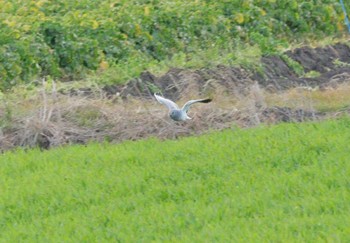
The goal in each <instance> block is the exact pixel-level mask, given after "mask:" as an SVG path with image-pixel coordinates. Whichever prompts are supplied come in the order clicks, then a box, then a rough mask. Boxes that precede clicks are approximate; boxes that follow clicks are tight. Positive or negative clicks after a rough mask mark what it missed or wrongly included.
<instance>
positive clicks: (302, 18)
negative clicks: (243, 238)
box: [0, 0, 350, 89]
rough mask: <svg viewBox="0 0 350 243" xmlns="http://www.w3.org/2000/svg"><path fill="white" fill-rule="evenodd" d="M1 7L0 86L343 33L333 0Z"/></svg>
mask: <svg viewBox="0 0 350 243" xmlns="http://www.w3.org/2000/svg"><path fill="white" fill-rule="evenodd" d="M348 5H349V3H348ZM348 7H350V6H348ZM0 9H1V10H2V14H1V15H0V44H1V47H0V63H1V64H2V65H0V79H1V80H2V83H1V85H0V88H1V89H6V88H9V87H11V86H12V85H15V84H17V83H19V82H27V81H30V80H31V79H33V78H34V77H37V76H45V75H50V76H54V77H62V76H67V75H69V76H70V75H78V76H79V75H80V74H83V73H84V72H85V71H87V70H96V69H98V68H99V67H100V65H101V63H109V65H110V66H111V67H113V65H118V66H122V67H124V68H128V65H129V64H130V61H129V60H130V59H133V60H149V61H150V62H152V61H157V62H160V61H164V60H167V59H170V58H171V57H172V56H173V55H174V54H175V53H185V54H186V55H187V54H196V53H198V52H200V51H201V50H206V49H210V48H213V46H215V48H218V47H220V48H221V49H228V50H232V49H234V47H235V46H236V45H237V44H238V43H242V42H246V43H249V44H250V45H258V46H259V47H260V48H261V51H262V53H271V52H274V51H276V48H278V46H280V45H283V44H284V43H286V42H287V41H289V40H295V39H296V38H302V37H303V36H309V35H316V36H319V37H322V36H327V35H334V34H339V33H342V32H343V31H345V30H344V29H345V28H344V23H343V22H344V17H343V13H342V11H341V8H340V6H339V5H338V1H336V0H328V1H320V0H315V1H308V2H305V1H300V0H292V1H289V0H288V1H287V0H281V1H276V0H250V1H233V2H232V1H231V2H230V1H209V0H206V1H203V0H197V1H190V2H189V1H183V0H176V1H157V0H152V1H135V0H133V1H126V0H122V1H118V2H113V1H102V0H96V1H91V0H85V1H71V0H69V1H68V0H63V1H59V2H52V1H47V0H40V1H32V0H25V1H19V0H13V1H0ZM140 62H141V61H140ZM136 65H138V64H137V63H136ZM147 67H148V65H147V64H146V65H144V64H142V65H141V67H140V68H138V69H137V70H138V71H140V69H142V68H147Z"/></svg>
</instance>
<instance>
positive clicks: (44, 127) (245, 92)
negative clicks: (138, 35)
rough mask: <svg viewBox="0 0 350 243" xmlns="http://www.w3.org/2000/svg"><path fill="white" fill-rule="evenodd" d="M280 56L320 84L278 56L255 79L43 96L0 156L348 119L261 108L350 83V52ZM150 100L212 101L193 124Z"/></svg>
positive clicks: (178, 73)
mask: <svg viewBox="0 0 350 243" xmlns="http://www.w3.org/2000/svg"><path fill="white" fill-rule="evenodd" d="M285 55H287V56H288V57H289V58H290V59H292V60H294V61H295V62H297V63H299V64H300V65H301V66H302V67H303V69H304V73H310V72H313V73H314V74H315V73H316V74H317V77H307V75H304V76H299V75H297V73H296V71H295V70H294V69H293V67H290V66H288V64H287V63H286V62H285V61H284V60H283V59H282V58H281V57H280V56H265V57H262V58H261V67H262V68H261V69H260V70H256V71H251V70H248V69H245V68H239V67H228V66H216V67H212V68H202V69H198V70H190V69H179V68H173V69H171V70H169V71H168V72H167V73H165V74H164V75H161V76H155V75H153V74H152V73H150V72H147V71H146V72H143V73H142V74H141V75H140V77H138V78H136V79H133V80H130V82H128V83H127V84H126V85H109V86H106V87H104V88H103V89H102V91H101V93H99V94H98V95H96V94H95V93H94V92H93V91H92V90H91V89H89V88H86V89H80V90H71V92H69V94H60V93H59V92H58V93H57V92H54V91H53V92H52V93H50V94H44V95H43V97H42V98H40V99H41V101H40V102H39V103H38V104H39V105H33V106H29V105H28V104H26V107H27V108H26V109H27V110H28V112H27V113H26V114H25V115H22V116H18V117H13V118H12V120H11V121H10V122H9V123H10V125H7V126H3V127H2V128H1V127H0V151H4V150H8V149H11V148H14V147H18V146H23V147H28V146H29V147H33V146H39V147H40V148H45V149H47V148H50V147H53V146H59V145H64V144H76V143H82V144H85V143H87V142H89V141H112V142H120V141H123V140H137V139H142V138H146V137H150V136H154V137H158V138H177V137H180V136H185V135H197V134H201V133H203V132H207V131H209V130H221V129H226V128H232V127H236V126H239V127H252V126H256V125H259V124H262V123H265V124H275V123H279V122H303V121H310V120H319V119H324V118H327V117H335V116H337V115H339V114H341V113H349V109H345V110H343V111H341V112H330V113H325V112H318V111H316V110H314V109H312V107H310V109H305V108H300V109H299V108H298V109H293V108H291V107H287V106H285V107H277V106H272V107H271V106H268V105H266V102H265V100H264V99H265V97H266V94H267V95H268V94H269V93H270V94H274V93H282V94H283V92H287V91H288V90H290V89H293V88H296V87H302V88H305V89H319V90H323V89H329V88H330V89H336V88H337V86H338V85H340V84H342V83H344V82H350V47H349V46H348V45H346V44H341V43H339V44H335V45H332V46H326V47H323V48H310V47H302V48H298V49H295V50H292V51H288V52H286V53H285ZM314 76H315V75H314ZM154 92H161V93H162V94H163V95H164V96H165V97H168V98H170V99H173V100H174V101H176V102H179V103H180V104H182V103H183V102H184V101H186V99H188V98H197V97H206V96H210V97H212V98H213V99H214V101H213V102H212V103H210V104H201V105H198V106H196V107H194V108H193V109H191V111H190V117H193V120H191V121H189V122H183V123H181V122H173V121H172V120H170V119H169V117H168V115H167V111H166V108H165V107H163V106H162V105H160V104H158V103H157V102H155V100H154V99H153V93H154ZM349 95H350V94H349ZM39 96H40V95H39ZM39 96H38V97H39ZM5 113H6V111H5V108H4V107H0V118H2V119H3V120H4V119H5V118H4V117H5ZM0 121H1V120H0ZM0 124H1V123H0Z"/></svg>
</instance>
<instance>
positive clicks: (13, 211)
mask: <svg viewBox="0 0 350 243" xmlns="http://www.w3.org/2000/svg"><path fill="white" fill-rule="evenodd" d="M349 141H350V119H349V118H343V119H340V120H336V121H325V122H322V123H305V124H281V125H277V126H272V127H259V128H254V129H249V130H239V129H237V130H226V131H222V132H215V133H214V132H213V133H210V134H207V135H203V136H200V137H188V138H183V139H179V140H172V141H159V140H157V139H148V140H145V141H138V142H125V143H122V144H118V145H116V144H107V143H106V144H90V145H88V146H78V145H75V146H69V147H65V148H55V149H52V150H50V151H44V152H41V151H39V150H29V151H26V152H25V151H23V150H18V151H15V152H7V153H5V154H3V155H0V191H1V193H0V202H1V203H0V205H1V206H0V241H1V242H23V241H26V242H106V241H114V242H115V241H120V242H151V241H156V242H161V241H162V242H179V241H182V242H268V241H273V242H301V241H305V242H320V241H329V242H346V241H348V240H349V239H350V203H349V202H350V159H349V158H348V157H349V151H350V143H349Z"/></svg>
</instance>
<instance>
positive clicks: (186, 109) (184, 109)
mask: <svg viewBox="0 0 350 243" xmlns="http://www.w3.org/2000/svg"><path fill="white" fill-rule="evenodd" d="M211 101H212V99H209V98H207V99H200V100H190V101H187V102H186V104H184V106H183V107H182V110H183V111H185V112H187V111H188V109H189V108H190V106H191V105H193V104H194V103H209V102H211Z"/></svg>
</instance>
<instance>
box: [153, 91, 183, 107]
mask: <svg viewBox="0 0 350 243" xmlns="http://www.w3.org/2000/svg"><path fill="white" fill-rule="evenodd" d="M154 97H156V99H157V100H158V102H159V103H161V104H163V105H166V107H168V109H169V110H177V109H179V107H178V106H177V104H175V103H174V102H172V101H171V100H168V99H165V98H163V97H162V96H159V95H157V94H154Z"/></svg>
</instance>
